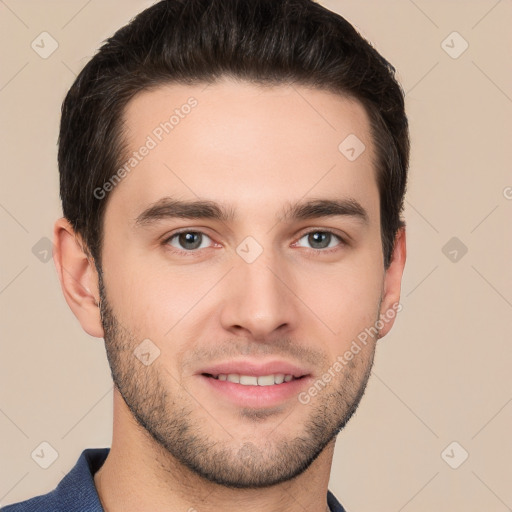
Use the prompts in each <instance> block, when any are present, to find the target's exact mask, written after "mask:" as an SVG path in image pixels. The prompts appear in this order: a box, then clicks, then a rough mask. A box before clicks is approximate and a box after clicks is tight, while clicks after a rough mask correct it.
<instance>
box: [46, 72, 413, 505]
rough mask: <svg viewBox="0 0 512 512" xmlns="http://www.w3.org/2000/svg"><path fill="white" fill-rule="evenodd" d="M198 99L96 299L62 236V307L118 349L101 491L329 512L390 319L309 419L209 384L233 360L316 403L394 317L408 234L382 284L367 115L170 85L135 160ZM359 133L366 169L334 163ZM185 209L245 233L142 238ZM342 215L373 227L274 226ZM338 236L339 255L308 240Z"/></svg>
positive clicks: (152, 165) (128, 497)
mask: <svg viewBox="0 0 512 512" xmlns="http://www.w3.org/2000/svg"><path fill="white" fill-rule="evenodd" d="M190 96H193V97H194V98H196V99H197V101H198V105H197V106H196V107H195V108H194V109H193V110H192V111H191V113H190V114H189V115H188V116H186V117H185V118H184V119H182V120H180V123H179V124H178V125H177V126H175V128H174V130H173V131H172V133H170V134H169V135H168V136H166V137H165V138H164V139H163V140H162V141H161V142H160V143H159V144H158V145H157V147H155V148H154V149H152V150H151V152H150V153H149V155H148V156H147V157H145V158H144V159H143V160H142V161H141V162H140V163H139V164H138V165H137V166H136V168H134V169H133V170H132V171H131V172H130V173H129V174H128V175H127V176H126V177H125V178H124V179H123V180H122V181H121V182H120V183H119V184H118V185H117V186H116V187H115V189H114V190H113V192H111V193H110V196H109V198H108V203H107V208H106V213H105V218H104V245H103V248H102V284H103V288H102V293H101V294H100V286H99V282H98V273H97V270H96V268H95V265H94V262H93V261H92V260H91V258H90V257H88V256H87V252H86V251H85V250H84V245H83V243H82V241H81V239H80V237H79V236H78V235H77V234H75V233H74V232H73V230H72V228H71V226H70V225H69V223H68V221H67V220H66V219H59V220H58V221H57V222H56V223H55V229H54V243H55V246H56V249H55V254H54V261H55V263H56V267H57V271H58V274H59V278H60V280H61V284H62V289H63V293H64V296H65V298H66V301H67V302H68V304H69V306H70V308H71V309H72V311H73V313H74V314H75V315H76V317H77V318H78V320H79V321H80V323H81V325H82V327H83V329H84V330H85V331H86V332H87V333H89V334H90V335H92V336H95V337H99V338H103V337H104V338H105V344H106V349H107V356H108V358H109V362H110V365H111V367H112V372H113V376H114V382H115V384H116V387H115V389H114V429H113V439H112V448H111V452H110V454H109V456H108V457H107V460H106V462H105V463H104V465H103V466H102V467H101V469H100V470H99V471H98V472H97V473H96V474H95V477H94V481H95V485H96V488H97V490H98V494H99V496H100V499H101V501H102V504H103V506H104V508H105V510H107V511H109V512H112V511H113V512H117V511H127V512H131V511H141V510H148V511H149V510H152V511H164V510H184V511H185V510H193V509H194V508H195V509H196V510H198V511H201V512H209V511H214V510H223V511H227V512H230V511H234V510H240V508H241V507H243V508H244V509H245V510H247V511H253V510H254V511H256V510H257V511H262V512H265V511H269V512H270V511H274V512H275V511H281V512H286V511H292V510H302V509H304V510H308V511H313V512H324V511H325V510H326V508H327V502H326V494H327V487H328V482H329V475H330V469H331V462H332V456H333V450H334V443H335V436H336V434H337V432H338V431H339V430H340V429H341V428H342V427H343V425H344V423H345V422H346V421H348V419H349V418H350V416H351V414H352V413H353V412H354V410H355V408H356V407H357V404H358V402H359V400H360V398H361V396H362V393H363V392H364V388H365V385H366V381H367V379H368V376H369V374H370V370H371V365H372V362H373V356H374V351H375V347H376V342H377V339H378V337H383V336H385V335H386V334H387V333H388V332H389V330H390V329H391V327H392V325H393V323H394V318H391V319H389V320H388V321H386V322H385V323H384V325H383V326H382V328H381V329H380V332H379V335H378V336H375V337H373V338H369V339H368V342H367V344H366V345H365V346H362V348H361V351H360V352H359V353H358V354H357V355H355V356H354V358H353V359H352V360H351V361H350V362H349V363H348V364H347V365H346V366H345V367H344V368H343V370H342V371H337V372H333V373H334V377H333V378H332V380H330V382H329V383H328V384H327V385H326V386H325V388H324V389H322V390H321V391H320V392H318V393H317V394H316V396H313V397H311V400H310V402H309V403H308V404H303V403H301V402H300V401H299V400H298V397H297V393H295V394H293V396H291V397H288V398H286V399H285V400H283V401H282V402H280V403H279V404H278V405H273V406H266V405H265V403H264V402H263V403H261V404H260V405H259V406H243V405H240V404H235V403H233V402H232V401H231V400H229V399H228V398H226V397H225V396H224V395H223V394H222V393H219V392H218V391H216V390H213V389H212V388H211V387H210V386H209V385H208V384H206V383H205V382H206V379H205V378H204V377H202V376H200V375H199V374H198V373H197V372H198V371H199V370H200V369H201V368H204V367H205V366H208V365H211V364H214V363H220V362H223V361H226V360H231V359H234V358H236V359H238V360H244V359H245V360H251V361H257V362H261V361H267V360H269V359H279V360H281V361H287V362H290V363H293V364H296V365H298V366H300V367H301V368H304V369H306V370H307V372H308V376H307V378H304V379H303V380H302V381H301V384H300V386H301V387H300V388H299V389H298V391H307V390H308V389H309V388H310V387H311V385H312V384H313V383H314V382H315V381H317V380H318V379H320V378H321V377H322V375H323V374H324V373H325V372H327V371H328V370H329V368H332V366H333V363H334V362H335V361H336V360H337V357H338V356H340V355H342V354H344V353H345V352H346V351H347V350H348V349H349V348H350V346H351V343H352V341H353V340H354V339H356V337H357V335H358V334H359V333H361V332H362V331H364V329H365V328H368V327H370V326H373V325H374V324H375V322H376V320H378V319H379V317H380V315H385V314H386V312H387V311H389V310H392V309H393V305H395V307H396V304H397V303H398V302H399V299H400V284H401V279H402V273H403V268H404V264H405V258H406V248H405V230H404V229H402V230H400V231H399V232H398V234H397V237H396V241H395V248H394V252H393V257H392V262H391V265H390V266H389V268H388V269H387V270H386V269H384V266H383V253H382V244H381V233H380V213H379V194H378V188H377V183H376V178H375V168H374V164H373V161H374V150H373V145H372V141H371V138H370V135H369V125H368V118H367V115H366V112H365V110H364V109H363V107H362V106H361V105H360V104H359V103H358V102H356V101H354V100H351V99H348V98H344V97H341V96H339V95H334V94H332V93H328V92H325V91H320V90H314V89H309V88H306V87H299V86H294V87H288V86H284V85H280V86H273V87H261V86H256V85H254V84H248V83H245V82H234V81H231V80H228V79H223V80H221V81H219V82H217V83H215V84H213V85H209V86H208V87H206V88H205V85H204V84H202V85H197V86H193V87H192V86H183V85H176V84H174V85H166V86H161V87H159V88H157V89H154V90H152V91H146V92H143V93H141V94H139V95H138V96H136V97H135V98H134V99H133V100H132V101H131V102H130V103H129V104H128V106H127V108H126V111H125V116H124V119H125V122H126V140H127V142H128V147H129V148H130V151H132V150H137V149H138V148H139V147H140V146H141V145H143V144H144V142H145V140H146V137H147V136H148V134H151V133H152V131H153V130H154V128H155V127H156V126H158V125H159V123H160V122H162V121H163V120H165V119H167V118H168V117H169V115H168V114H167V113H168V112H172V110H173V109H174V108H177V107H179V106H180V105H183V104H184V103H186V101H187V99H188V98H189V97H190ZM349 134H356V135H357V137H358V138H359V139H360V140H361V141H363V143H364V144H365V146H366V150H365V151H364V152H363V153H362V154H361V155H360V156H359V157H358V158H357V159H356V160H355V161H353V162H351V161H349V160H348V159H347V158H345V156H344V155H342V154H341V153H340V151H339V150H338V145H339V144H340V142H341V141H342V140H343V139H345V137H347V135H349ZM171 196H172V197H173V198H178V199H182V200H185V199H186V200H197V199H207V200H211V201H215V202H217V203H222V204H224V205H225V206H228V207H230V208H231V209H233V210H234V212H235V216H234V219H232V220H229V221H226V222H223V221H219V220H213V219H183V218H178V219H177V218H164V219H160V220H159V221H157V222H154V223H148V224H143V225H137V223H136V219H137V217H138V216H139V215H140V214H141V212H143V211H144V210H146V209H147V208H148V207H150V206H151V205H154V204H155V203H156V202H157V201H159V200H161V199H162V198H165V197H171ZM340 198H352V199H354V200H356V201H357V202H358V203H360V205H361V206H362V207H363V208H364V210H365V211H366V213H367V222H362V221H361V219H360V218H358V217H355V216H349V215H343V216H331V217H319V218H315V219H306V220H294V219H291V220H286V221H285V220H283V219H281V218H280V213H281V211H282V209H283V207H284V206H285V205H286V204H288V203H289V202H294V201H304V200H307V199H340ZM184 228H187V229H188V230H189V231H192V232H198V231H200V232H201V233H204V234H205V235H206V236H203V238H202V241H201V245H200V248H198V249H194V250H193V251H191V250H190V249H188V252H187V247H190V245H189V246H187V245H185V246H183V245H180V243H179V241H180V239H179V238H178V237H174V238H172V239H171V240H168V239H169V237H171V235H173V234H174V233H175V231H176V230H178V229H180V230H181V229H184ZM326 230H328V231H332V232H334V233H335V234H337V235H338V236H340V237H343V239H344V240H345V243H343V242H341V240H340V239H337V238H336V237H332V238H331V239H328V240H327V241H326V242H325V245H324V246H321V245H313V244H314V242H315V240H314V239H313V240H312V238H311V237H308V236H307V235H308V233H310V232H318V231H320V232H321V233H324V232H325V231H326ZM248 236H251V237H253V238H254V239H255V240H256V241H257V242H258V244H259V245H260V246H261V248H262V250H263V252H262V253H261V255H260V256H259V257H258V258H257V259H256V260H255V261H254V262H252V263H248V262H247V261H245V260H244V259H243V258H242V257H240V256H239V254H238V253H237V252H236V249H237V247H238V246H239V245H240V244H241V242H242V241H244V239H245V238H246V237H248ZM166 240H167V241H166ZM327 245H328V248H327V249H325V248H323V247H325V246H327ZM172 249H174V250H175V251H178V252H173V251H172ZM315 249H316V253H315ZM329 249H333V250H332V251H331V252H325V251H327V250H329ZM322 251H323V252H322ZM192 253H193V255H191V254H192ZM100 295H101V297H100ZM102 320H103V321H102ZM144 339H150V340H151V342H152V343H153V344H154V346H156V347H158V349H159V350H160V355H159V357H157V358H156V359H155V360H154V362H152V363H151V364H150V365H148V366H146V365H144V364H141V362H140V361H139V360H138V359H137V358H136V357H135V356H134V354H133V351H134V349H136V347H137V346H138V345H139V344H140V343H141V342H142V340H144ZM331 371H332V370H331ZM118 388H119V389H118ZM120 390H121V392H122V393H121V392H120ZM123 396H124V398H123ZM144 422H146V423H144ZM142 425H145V426H142ZM184 448H189V449H188V452H189V453H188V454H187V453H186V450H185V449H184ZM199 453H200V454H201V456H200V457H198V456H197V454H199ZM219 461H221V464H216V462H219ZM236 481H238V483H239V488H236V487H234V486H233V485H230V482H231V484H233V483H234V482H236Z"/></svg>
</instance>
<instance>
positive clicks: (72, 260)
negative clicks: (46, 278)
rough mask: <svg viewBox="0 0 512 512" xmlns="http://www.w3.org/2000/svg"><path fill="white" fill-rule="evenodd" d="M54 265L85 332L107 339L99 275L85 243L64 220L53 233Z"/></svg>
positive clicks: (67, 297) (72, 308) (63, 290)
mask: <svg viewBox="0 0 512 512" xmlns="http://www.w3.org/2000/svg"><path fill="white" fill-rule="evenodd" d="M53 243H54V254H53V261H54V263H55V267H56V269H57V274H58V276H59V280H60V284H61V288H62V292H63V294H64V298H65V299H66V302H67V303H68V306H69V307H70V308H71V311H73V313H74V315H75V316H76V317H77V319H78V321H79V322H80V324H81V326H82V328H83V329H84V331H85V332H87V333H88V334H90V335H91V336H94V337H96V338H103V334H104V333H103V327H102V324H101V316H100V309H99V289H98V273H97V271H96V267H95V265H94V261H93V260H92V258H91V257H90V256H88V254H87V253H86V251H85V249H84V246H83V242H82V240H81V238H80V236H79V235H77V234H76V233H75V232H74V230H73V228H72V226H71V224H70V223H69V221H68V220H67V219H65V218H61V219H59V220H57V221H56V222H55V226H54V229H53Z"/></svg>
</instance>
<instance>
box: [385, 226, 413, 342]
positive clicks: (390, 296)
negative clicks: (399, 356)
mask: <svg viewBox="0 0 512 512" xmlns="http://www.w3.org/2000/svg"><path fill="white" fill-rule="evenodd" d="M406 256H407V249H406V236H405V227H402V228H400V229H399V230H398V232H397V234H396V236H395V245H394V247H393V254H392V257H391V263H390V265H389V267H388V269H387V270H386V273H385V276H384V286H383V295H382V303H381V310H380V319H381V321H382V324H384V325H383V327H382V329H380V335H379V338H383V337H384V336H385V335H386V334H387V333H388V332H389V331H390V330H391V327H393V324H394V323H395V318H396V315H397V314H398V312H399V311H401V309H402V305H401V304H400V288H401V285H402V275H403V272H404V266H405V260H406Z"/></svg>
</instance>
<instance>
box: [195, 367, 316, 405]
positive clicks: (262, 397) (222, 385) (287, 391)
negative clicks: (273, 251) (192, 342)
mask: <svg viewBox="0 0 512 512" xmlns="http://www.w3.org/2000/svg"><path fill="white" fill-rule="evenodd" d="M199 377H200V378H201V379H202V380H203V382H205V384H206V385H207V386H209V387H210V389H212V390H213V391H214V392H215V393H216V394H220V395H222V396H224V397H226V398H227V399H228V400H230V401H231V402H233V403H235V404H236V405H238V406H241V407H255V408H262V407H273V406H276V405H280V404H282V403H283V402H284V401H286V400H289V399H290V398H296V397H297V395H298V394H299V393H300V391H301V390H302V389H304V388H305V387H306V386H307V385H308V382H309V380H310V377H302V378H300V379H295V380H291V381H290V382H283V383H282V384H274V385H273V386H245V385H244V384H237V383H235V382H229V381H227V380H219V379H214V378H213V377H206V376H205V375H199Z"/></svg>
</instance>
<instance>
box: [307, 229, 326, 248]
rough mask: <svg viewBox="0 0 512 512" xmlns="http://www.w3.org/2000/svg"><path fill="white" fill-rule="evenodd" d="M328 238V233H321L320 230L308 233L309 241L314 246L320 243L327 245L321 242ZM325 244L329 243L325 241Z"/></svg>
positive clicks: (323, 245)
mask: <svg viewBox="0 0 512 512" xmlns="http://www.w3.org/2000/svg"><path fill="white" fill-rule="evenodd" d="M328 238H329V233H322V232H321V231H316V232H315V233H312V234H311V235H310V239H311V240H310V243H311V245H312V246H313V247H315V244H321V245H322V247H323V248H325V247H327V246H326V245H325V244H322V242H325V240H326V239H328ZM327 245H329V242H327ZM322 247H321V248H322Z"/></svg>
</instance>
